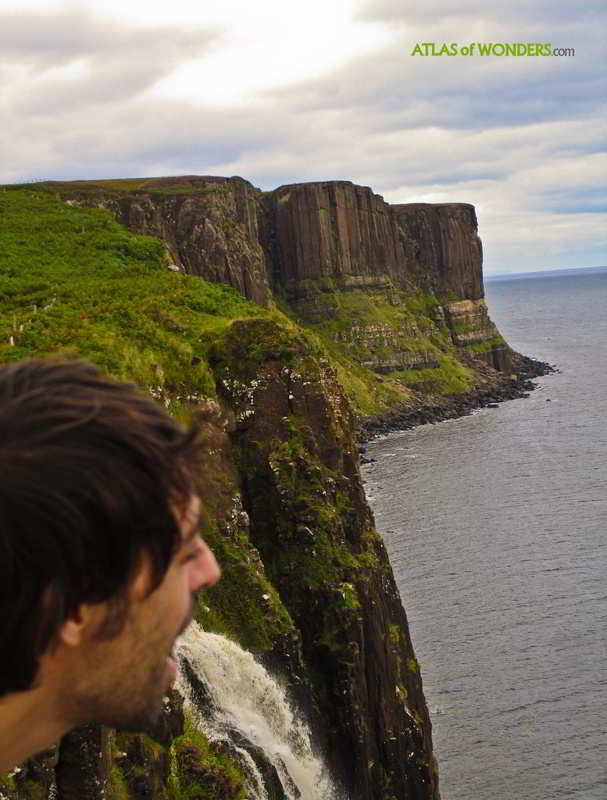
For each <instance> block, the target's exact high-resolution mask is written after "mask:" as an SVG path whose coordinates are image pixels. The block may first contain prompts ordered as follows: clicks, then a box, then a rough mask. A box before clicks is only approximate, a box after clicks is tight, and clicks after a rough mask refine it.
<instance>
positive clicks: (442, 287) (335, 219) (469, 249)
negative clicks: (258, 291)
mask: <svg viewBox="0 0 607 800" xmlns="http://www.w3.org/2000/svg"><path fill="white" fill-rule="evenodd" d="M273 194H274V218H275V228H276V239H277V251H278V252H277V255H278V266H277V268H276V271H275V279H276V281H277V283H278V285H279V286H280V288H282V289H284V290H285V291H286V293H287V295H288V296H290V297H292V298H298V297H299V296H301V294H302V288H303V290H304V291H303V293H304V294H305V282H306V281H315V280H318V279H322V278H334V279H337V281H338V284H340V285H343V286H344V287H345V288H348V287H359V288H360V287H366V286H385V285H386V284H387V282H388V280H390V281H391V282H392V284H393V285H394V286H396V287H398V288H401V289H404V290H405V291H415V290H417V289H423V290H424V291H426V292H432V293H434V294H436V295H437V297H439V298H440V299H461V300H463V299H470V300H476V299H478V298H481V297H482V296H483V287H482V270H481V263H482V248H481V242H480V239H479V238H478V235H477V222H476V214H475V212H474V207H473V206H471V205H468V204H466V203H449V204H441V205H432V204H429V203H412V204H407V205H395V206H390V205H389V204H388V203H386V202H384V200H383V198H382V197H381V196H380V195H377V194H374V193H373V192H372V191H371V189H370V188H369V187H367V186H355V185H354V184H352V183H350V182H349V181H329V182H325V183H300V184H292V185H290V186H281V187H280V188H279V189H276V190H275V192H274V193H273Z"/></svg>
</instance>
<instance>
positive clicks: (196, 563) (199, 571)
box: [190, 539, 221, 592]
mask: <svg viewBox="0 0 607 800" xmlns="http://www.w3.org/2000/svg"><path fill="white" fill-rule="evenodd" d="M220 577H221V569H220V568H219V564H218V563H217V559H216V558H215V556H214V555H213V551H212V550H211V548H210V547H209V546H208V544H207V543H206V542H205V541H204V539H199V541H198V550H197V554H196V558H195V559H193V561H192V571H191V573H190V591H192V592H197V591H198V590H199V589H203V588H206V587H209V586H214V585H215V584H216V583H217V581H218V580H219V578H220Z"/></svg>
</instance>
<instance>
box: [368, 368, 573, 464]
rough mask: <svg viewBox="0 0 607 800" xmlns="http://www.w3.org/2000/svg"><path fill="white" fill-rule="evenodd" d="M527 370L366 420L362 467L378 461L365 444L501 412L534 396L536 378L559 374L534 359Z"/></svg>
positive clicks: (555, 369) (498, 376)
mask: <svg viewBox="0 0 607 800" xmlns="http://www.w3.org/2000/svg"><path fill="white" fill-rule="evenodd" d="M524 362H525V366H524V371H522V372H521V373H520V374H519V375H517V376H516V377H506V376H502V375H496V379H495V381H494V382H493V383H492V385H491V384H490V385H482V386H477V387H475V388H474V389H472V390H471V391H469V392H465V393H462V394H458V395H447V396H445V397H437V396H434V397H433V398H431V400H430V402H428V400H429V399H430V398H426V402H423V400H422V401H421V402H420V403H419V404H416V405H415V406H413V407H411V406H407V407H404V408H401V409H396V410H394V411H390V412H388V413H387V414H382V415H381V416H376V417H364V418H362V419H361V420H360V423H359V425H360V427H359V432H358V443H359V452H360V455H361V463H362V464H366V463H369V462H371V461H373V460H374V459H369V458H365V455H364V454H365V447H364V445H365V443H366V442H369V441H371V440H372V439H376V438H378V437H379V436H384V435H385V434H387V433H394V432H396V431H407V430H411V429H412V428H416V427H417V426H418V425H426V424H428V423H435V422H442V421H444V420H447V419H456V418H457V417H465V416H467V415H468V414H471V413H472V412H473V411H476V410H478V409H479V408H497V406H498V404H499V403H501V402H504V401H505V400H516V399H517V398H521V397H529V394H530V392H532V391H533V390H534V389H536V388H537V384H535V383H534V382H533V378H539V377H542V376H543V375H549V374H551V373H555V372H558V371H559V370H558V368H557V367H556V366H555V365H554V364H548V363H546V362H545V361H537V360H535V359H532V358H525V359H524Z"/></svg>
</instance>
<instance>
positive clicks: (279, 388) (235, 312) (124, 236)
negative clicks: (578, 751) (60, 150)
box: [0, 176, 550, 800]
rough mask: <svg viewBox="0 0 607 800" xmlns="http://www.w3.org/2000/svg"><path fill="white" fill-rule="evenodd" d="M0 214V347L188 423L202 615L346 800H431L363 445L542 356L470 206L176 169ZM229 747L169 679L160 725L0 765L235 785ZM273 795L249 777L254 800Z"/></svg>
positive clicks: (193, 785)
mask: <svg viewBox="0 0 607 800" xmlns="http://www.w3.org/2000/svg"><path fill="white" fill-rule="evenodd" d="M0 225H1V235H2V249H1V250H0V309H1V312H2V313H1V314H0V359H1V360H2V362H7V361H12V360H17V359H20V358H26V357H30V356H44V355H49V354H56V353H62V354H64V355H65V356H67V357H84V358H88V359H91V360H92V361H94V362H95V363H97V364H99V365H100V366H101V367H102V368H104V369H105V370H106V371H107V372H109V373H111V374H113V375H115V376H117V377H120V378H122V379H129V380H133V381H136V382H137V383H138V384H139V385H140V386H141V388H142V389H143V390H145V391H148V392H150V393H151V394H152V395H153V396H154V397H156V398H157V399H158V401H159V402H162V403H163V404H164V405H165V406H166V407H167V408H168V409H169V410H170V411H171V413H173V414H174V415H175V416H176V417H177V418H179V419H186V418H187V417H188V416H189V415H191V414H192V413H194V414H197V415H198V416H199V418H200V419H201V420H202V424H203V429H204V435H205V437H206V438H207V442H208V452H209V457H208V461H207V464H206V467H205V476H204V478H205V480H206V486H207V487H208V491H207V494H206V496H205V497H204V498H203V502H204V504H205V511H206V514H205V529H204V536H205V538H206V539H207V540H208V542H209V544H210V545H211V547H212V548H213V549H214V550H215V552H216V554H217V556H218V558H219V560H220V562H221V563H222V565H223V574H224V577H223V578H222V580H221V581H220V583H219V584H218V585H217V586H216V587H214V588H213V589H211V590H209V591H208V592H206V593H205V594H204V596H201V597H200V598H199V601H198V608H197V612H196V619H197V621H198V622H199V623H200V624H201V625H202V626H203V628H204V629H205V630H208V631H212V632H216V633H219V634H221V635H223V636H226V637H228V638H231V639H233V640H234V641H236V642H238V643H239V644H240V645H241V646H242V647H244V648H246V649H247V650H249V651H250V652H252V653H253V654H255V656H256V657H257V658H259V660H260V661H261V662H262V663H264V664H265V665H266V666H267V667H268V668H270V669H271V670H272V672H273V673H274V674H276V675H278V676H280V679H281V681H282V682H283V684H284V685H285V686H286V688H287V689H288V691H289V692H290V695H291V697H292V698H293V701H294V702H295V703H296V704H297V706H298V707H299V708H301V709H302V712H303V713H304V714H305V716H306V718H307V719H308V721H309V724H310V726H311V728H312V730H313V731H314V733H315V736H316V740H317V745H318V749H319V752H320V753H321V754H322V756H323V757H324V759H325V762H326V763H327V765H328V766H329V768H330V769H331V771H332V773H333V774H334V776H335V780H336V782H337V784H339V785H341V786H343V788H344V796H345V797H347V798H349V800H388V798H390V800H401V799H402V800H404V798H407V799H408V800H409V799H410V798H412V799H414V800H438V798H439V789H438V771H437V767H436V761H435V758H434V755H433V752H432V735H431V725H430V719H429V715H428V710H427V707H426V703H425V699H424V695H423V688H422V677H421V675H420V669H419V665H418V663H417V661H416V658H415V653H414V649H413V645H412V643H411V639H410V636H409V630H408V625H407V618H406V614H405V611H404V609H403V607H402V604H401V601H400V597H399V594H398V590H397V588H396V585H395V582H394V577H393V574H392V569H391V566H390V563H389V561H388V557H387V554H386V551H385V547H384V545H383V542H382V540H381V538H380V537H379V535H378V534H377V533H376V531H375V528H374V521H373V516H372V514H371V511H370V509H369V507H368V505H367V502H366V498H365V495H364V490H363V485H362V480H361V475H360V461H359V445H360V442H361V440H364V438H366V437H369V436H371V435H374V434H375V433H378V432H384V431H386V430H389V429H395V428H403V427H407V426H410V425H413V424H420V423H422V422H427V421H433V420H436V419H443V418H447V417H448V416H454V415H458V414H462V413H468V412H469V411H470V410H472V409H473V408H475V407H478V406H480V405H487V404H491V403H495V402H499V401H500V400H502V399H508V398H511V397H517V396H521V395H522V394H524V393H526V392H528V391H529V389H530V388H531V385H530V382H529V381H530V378H531V377H533V376H535V375H539V374H543V373H545V372H546V371H548V370H549V369H550V367H549V366H548V365H546V364H541V363H539V362H535V361H532V360H531V359H528V358H526V357H525V356H523V355H520V354H518V353H516V352H514V351H513V350H512V349H511V348H510V347H509V346H508V344H507V343H506V342H505V341H504V339H503V337H502V336H501V335H500V333H499V331H498V330H497V328H496V327H495V325H494V324H493V322H492V321H491V319H490V317H489V314H488V310H487V307H486V304H485V300H484V290H483V279H482V247H481V242H480V239H479V237H478V231H477V220H476V214H475V210H474V207H473V206H472V205H469V204H466V203H449V204H425V203H413V204H399V205H389V204H388V203H386V202H385V201H384V200H383V198H382V197H381V196H379V195H377V194H375V193H374V192H373V191H372V190H371V189H370V188H369V187H363V186H357V185H355V184H353V183H351V182H349V181H327V182H318V183H303V184H292V185H288V186H281V187H279V188H277V189H275V190H274V191H269V192H264V191H261V190H259V189H257V188H256V187H254V186H253V185H252V184H251V183H249V182H248V181H246V180H244V179H243V178H240V177H231V178H223V177H216V176H181V177H167V178H149V179H125V180H114V181H105V180H99V181H96V180H93V181H77V182H47V183H42V184H29V185H21V186H5V187H0ZM242 749H245V750H246V749H247V744H246V742H244V741H242V740H240V739H239V740H238V742H231V743H230V742H218V741H216V740H214V739H213V737H212V736H211V735H210V734H209V733H208V732H206V733H205V731H204V730H200V729H199V728H197V727H196V726H195V725H194V723H193V721H192V720H191V719H190V718H188V715H187V713H184V709H183V705H182V700H181V698H180V696H179V695H178V694H177V693H173V694H172V695H171V698H170V701H169V703H168V705H167V706H166V711H165V714H164V716H163V721H162V724H161V725H160V726H159V728H158V730H155V731H151V732H149V734H145V735H144V734H130V733H124V732H118V731H113V730H108V729H100V728H94V727H93V728H91V729H85V730H80V731H77V732H74V733H73V734H70V735H68V736H67V737H65V738H64V739H63V740H62V741H61V742H60V743H59V744H58V746H57V747H56V748H53V749H52V750H51V751H49V752H47V753H45V754H41V755H40V756H39V757H37V758H35V759H33V760H32V761H30V762H28V763H27V764H26V765H24V767H23V769H21V770H20V771H19V772H17V773H15V774H14V775H12V776H10V777H0V796H1V797H3V798H7V800H8V799H10V800H26V799H27V800H29V799H30V798H32V800H33V798H38V797H47V796H49V792H51V793H54V794H53V796H54V797H55V798H57V800H67V798H76V797H77V798H78V800H101V798H106V800H131V798H132V799H133V800H135V798H140V797H150V798H159V799H160V800H179V798H181V797H184V798H185V797H199V798H202V799H203V800H204V798H207V797H208V798H211V797H212V798H214V799H215V800H244V798H245V797H248V796H249V795H248V794H247V792H248V791H249V790H248V788H247V787H248V786H249V785H250V782H249V783H248V782H247V771H246V764H245V761H246V759H245V761H243V757H242V752H241V751H242ZM239 752H240V755H239ZM247 752H248V754H249V755H248V757H250V758H253V760H254V761H255V762H256V764H257V765H258V769H259V770H260V771H261V772H262V773H264V770H265V773H264V774H269V773H271V765H268V764H267V763H266V762H264V757H263V754H260V753H258V752H254V750H253V749H252V748H249V750H248V751H247ZM288 791H290V790H289V789H288V787H282V788H281V786H280V782H277V781H276V780H274V779H272V780H268V783H267V786H266V793H267V795H268V797H269V798H270V799H271V800H282V798H286V797H287V796H290V795H289V794H288ZM302 800H308V799H307V798H305V797H304V798H302ZM310 800H311V799H310ZM319 800H320V799H319Z"/></svg>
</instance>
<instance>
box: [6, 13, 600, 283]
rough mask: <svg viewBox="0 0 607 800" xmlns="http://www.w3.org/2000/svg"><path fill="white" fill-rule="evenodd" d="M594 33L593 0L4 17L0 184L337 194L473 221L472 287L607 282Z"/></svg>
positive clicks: (596, 26)
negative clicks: (561, 278) (449, 208)
mask: <svg viewBox="0 0 607 800" xmlns="http://www.w3.org/2000/svg"><path fill="white" fill-rule="evenodd" d="M605 30H607V4H606V3H605V2H604V0H584V3H583V4H577V3H576V4H574V3H573V2H571V0H569V2H565V0H535V1H534V0H508V1H507V0H492V2H490V3H489V2H487V0H459V1H458V2H457V3H454V2H453V1H452V0H425V2H422V0H418V2H408V0H307V1H306V3H295V2H288V0H255V1H254V2H251V0H195V1H193V0H170V2H166V0H165V1H164V2H157V0H128V2H125V0H103V2H101V1H100V0H68V2H65V1H62V0H19V3H18V4H17V2H15V0H0V120H1V124H0V183H17V182H24V181H35V180H53V179H62V180H77V179H86V178H89V179H90V178H118V177H139V176H140V177H150V176H160V175H184V174H198V175H225V176H231V175H241V176H242V177H243V178H246V179H247V180H249V181H251V183H253V184H254V185H255V186H258V187H259V188H261V189H264V190H268V189H273V188H276V187H277V186H280V185H282V184H286V183H295V182H300V181H320V180H323V181H324V180H351V181H353V182H354V183H357V184H362V185H364V186H370V187H371V188H372V189H373V190H374V191H375V192H376V193H377V194H381V195H382V196H383V197H384V199H385V200H386V201H387V202H389V203H408V202H441V203H442V202H466V203H472V204H474V205H475V207H476V210H477V216H478V220H479V234H480V236H481V238H482V240H483V247H484V253H485V257H484V272H485V274H486V275H490V274H499V273H509V272H525V271H538V270H546V269H558V268H574V267H591V266H601V265H606V264H607V214H606V206H607V202H606V195H607V192H606V189H605V187H606V186H607V153H606V150H607V146H606V145H607V90H606V86H607V69H606V67H607V45H606V41H607V37H606V36H605ZM425 43H434V52H435V53H437V55H431V54H429V55H422V53H423V52H424V51H425V52H428V53H431V49H430V48H429V46H428V47H426V46H425ZM471 43H473V44H474V45H475V49H473V50H472V55H464V54H461V51H462V49H463V48H465V47H467V46H469V45H470V44H471ZM479 43H480V44H482V45H488V44H491V43H493V44H496V43H497V44H498V45H499V44H502V43H509V44H516V43H519V44H522V45H525V46H527V45H529V44H534V43H542V44H550V45H551V47H552V49H556V48H573V49H574V51H575V53H574V55H565V56H560V57H559V56H527V55H522V56H500V55H499V54H491V55H485V56H483V55H480V54H479V53H478V50H479V47H478V45H479ZM443 44H448V45H450V46H451V45H452V44H454V45H456V49H457V55H453V56H451V55H447V54H446V53H444V54H443V55H438V53H440V51H441V47H442V45H443ZM417 45H422V46H421V47H417ZM416 49H417V52H416ZM499 49H500V48H499V47H498V48H497V51H498V53H499ZM451 50H453V48H452V47H451ZM464 52H465V51H464Z"/></svg>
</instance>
